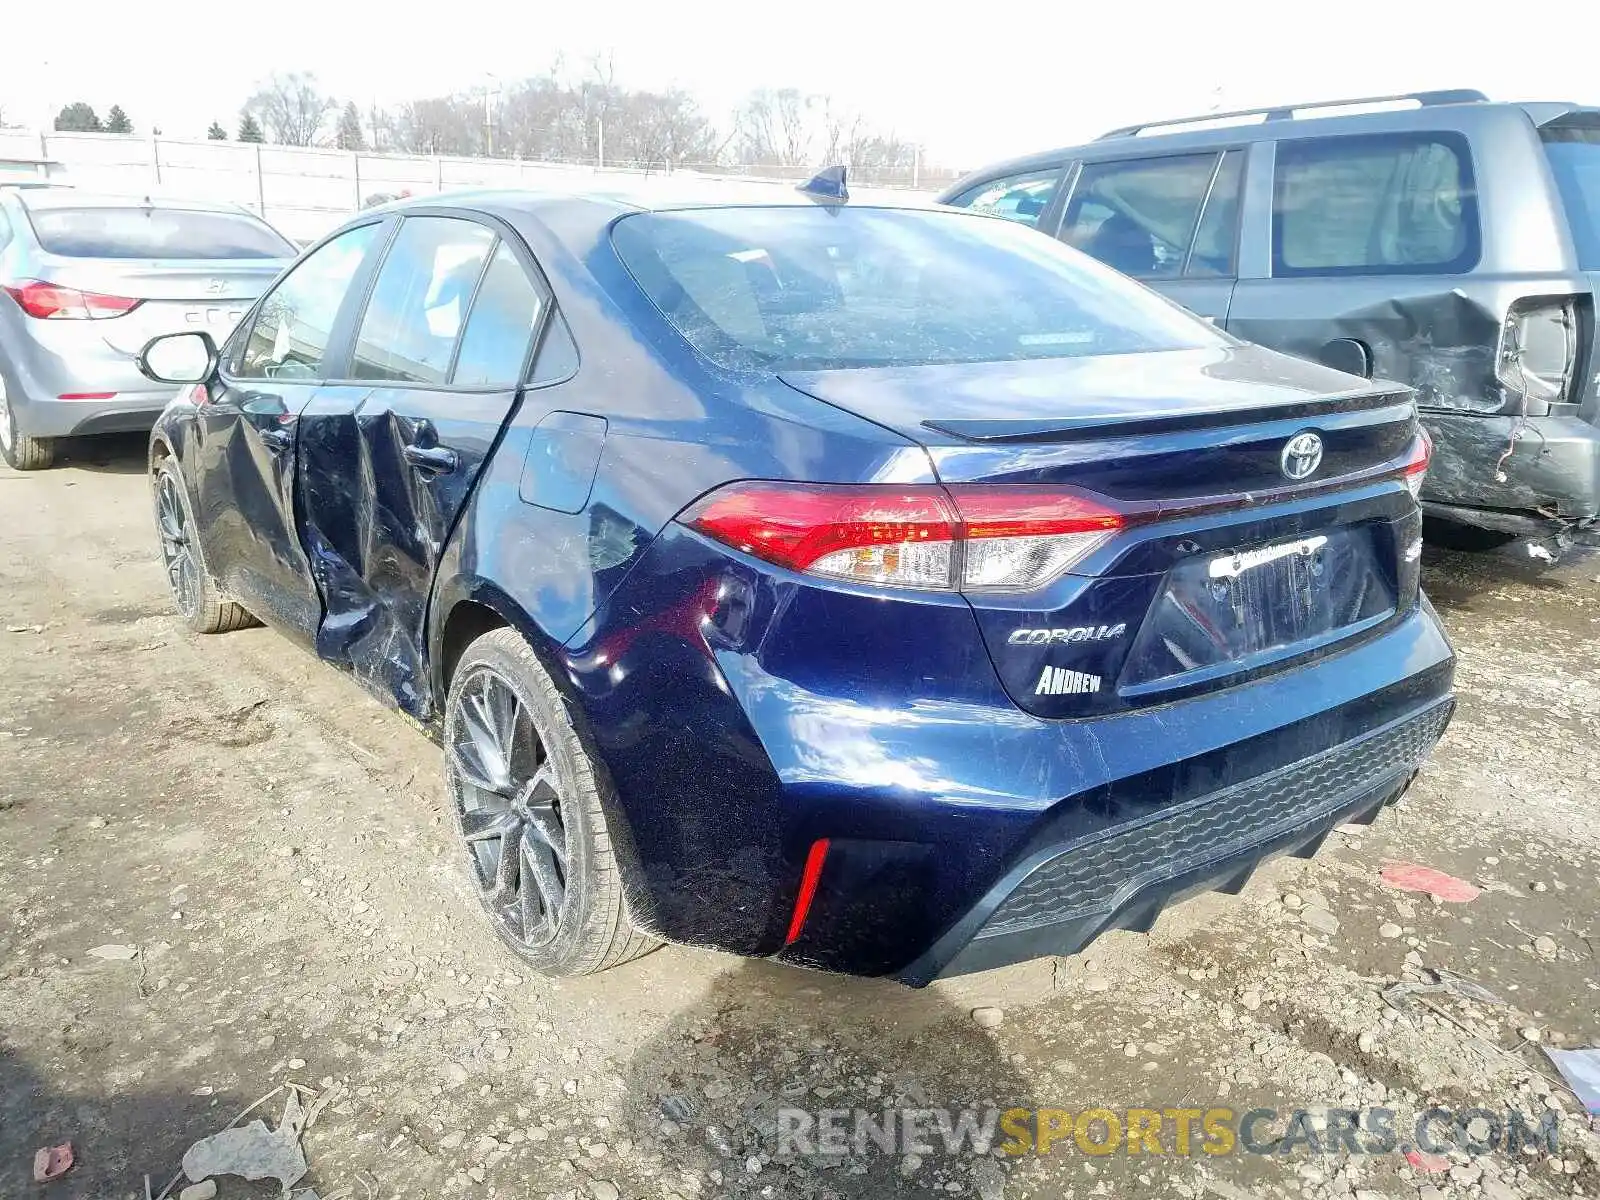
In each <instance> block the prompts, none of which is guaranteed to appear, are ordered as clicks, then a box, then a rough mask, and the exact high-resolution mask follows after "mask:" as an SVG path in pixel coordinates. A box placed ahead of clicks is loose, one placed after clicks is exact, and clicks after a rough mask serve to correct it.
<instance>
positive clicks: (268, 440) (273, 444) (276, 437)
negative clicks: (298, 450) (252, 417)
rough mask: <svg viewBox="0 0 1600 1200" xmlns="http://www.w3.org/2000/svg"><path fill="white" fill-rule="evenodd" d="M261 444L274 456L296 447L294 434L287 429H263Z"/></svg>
mask: <svg viewBox="0 0 1600 1200" xmlns="http://www.w3.org/2000/svg"><path fill="white" fill-rule="evenodd" d="M261 444H262V445H264V446H265V447H266V448H267V449H268V450H271V451H272V452H273V453H274V454H282V453H283V452H284V451H285V450H289V449H291V448H292V447H293V446H294V434H293V433H291V432H290V431H289V430H287V429H263V430H262V431H261Z"/></svg>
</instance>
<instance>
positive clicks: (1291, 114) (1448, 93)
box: [1095, 88, 1489, 142]
mask: <svg viewBox="0 0 1600 1200" xmlns="http://www.w3.org/2000/svg"><path fill="white" fill-rule="evenodd" d="M1488 99H1489V97H1488V96H1485V95H1484V94H1483V93H1482V92H1480V91H1478V90H1477V89H1476V88H1447V89H1443V90H1440V91H1433V92H1400V93H1398V94H1396V95H1392V96H1356V97H1353V98H1351V99H1348V100H1314V101H1312V102H1311V103H1309V104H1274V105H1271V106H1269V107H1266V108H1240V109H1236V110H1234V111H1233V112H1214V113H1200V114H1198V115H1196V116H1192V117H1173V118H1171V119H1169V120H1165V121H1142V122H1140V123H1139V124H1137V125H1124V126H1122V127H1121V128H1120V129H1113V130H1112V131H1111V132H1110V133H1102V134H1101V135H1100V136H1099V137H1097V138H1095V141H1097V142H1103V141H1105V140H1106V139H1107V138H1119V137H1132V136H1133V135H1134V134H1136V133H1142V132H1143V131H1144V130H1146V129H1157V128H1161V127H1163V126H1167V125H1195V124H1199V123H1201V122H1209V121H1226V120H1229V119H1231V118H1233V117H1255V116H1259V117H1261V118H1262V120H1264V121H1292V120H1294V118H1295V114H1296V113H1299V112H1303V111H1304V110H1306V109H1312V108H1347V107H1351V106H1353V105H1357V104H1385V103H1389V102H1392V101H1399V100H1414V101H1416V103H1417V104H1418V105H1419V106H1421V107H1423V108H1429V107H1432V106H1433V105H1435V104H1482V103H1484V102H1486V101H1487V100H1488Z"/></svg>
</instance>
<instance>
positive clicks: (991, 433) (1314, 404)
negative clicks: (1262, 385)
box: [922, 391, 1415, 443]
mask: <svg viewBox="0 0 1600 1200" xmlns="http://www.w3.org/2000/svg"><path fill="white" fill-rule="evenodd" d="M1386 408H1392V409H1393V410H1394V412H1393V413H1386V414H1384V415H1383V416H1382V417H1381V418H1380V420H1381V421H1403V420H1406V419H1407V418H1408V417H1410V416H1411V415H1412V414H1413V412H1414V411H1415V405H1414V403H1413V401H1412V397H1411V393H1410V392H1409V391H1398V392H1394V391H1386V392H1370V393H1366V394H1360V393H1358V394H1356V395H1353V396H1349V395H1346V396H1328V397H1323V398H1320V399H1317V400H1307V401H1304V402H1302V403H1299V404H1268V405H1258V406H1256V407H1254V408H1219V409H1210V410H1207V411H1203V412H1187V413H1182V414H1178V415H1174V416H1152V417H1130V416H1128V415H1127V414H1125V413H1124V414H1109V413H1108V414H1105V415H1099V416H1095V415H1091V416H1085V417H1059V418H1047V419H1042V420H1021V421H1019V420H1005V419H1003V418H1000V419H995V420H975V421H924V422H922V427H923V428H924V429H931V430H933V431H935V432H936V433H944V434H949V435H950V436H952V437H958V438H965V439H966V440H967V441H972V442H998V443H1004V442H1075V441H1080V440H1084V441H1086V440H1091V439H1093V438H1095V437H1098V436H1099V435H1100V434H1101V433H1103V432H1104V431H1106V430H1108V429H1115V430H1116V432H1117V433H1119V434H1131V433H1166V432H1173V431H1179V430H1186V429H1209V428H1214V427H1220V426H1228V425H1249V424H1253V423H1255V422H1258V421H1306V420H1312V419H1314V418H1317V417H1325V416H1331V415H1335V414H1339V413H1348V412H1374V411H1377V410H1379V409H1386Z"/></svg>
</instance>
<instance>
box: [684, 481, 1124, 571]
mask: <svg viewBox="0 0 1600 1200" xmlns="http://www.w3.org/2000/svg"><path fill="white" fill-rule="evenodd" d="M683 520H684V521H685V523H687V524H688V525H690V526H692V527H693V528H695V529H697V530H699V531H700V532H701V533H704V534H706V535H707V536H708V537H713V538H715V539H717V540H718V541H720V542H723V543H725V544H727V545H729V546H733V547H734V548H735V549H738V550H741V551H743V552H744V553H746V554H753V555H755V556H756V557H757V558H762V559H765V560H766V561H768V562H771V563H776V564H778V565H779V566H782V567H787V568H789V569H790V570H793V571H804V572H807V573H809V574H813V575H827V576H831V577H833V578H838V579H851V580H856V581H859V582H862V583H875V584H883V585H886V586H890V587H915V588H938V589H954V588H966V589H984V590H1008V591H1015V590H1019V589H1023V588H1029V587H1037V586H1039V585H1041V584H1044V583H1048V582H1049V581H1050V580H1051V579H1054V578H1055V577H1056V576H1058V575H1060V574H1061V573H1062V572H1063V571H1065V570H1066V569H1067V568H1068V567H1070V566H1071V565H1072V564H1073V563H1075V562H1077V561H1078V560H1079V559H1081V558H1083V556H1084V555H1086V554H1088V553H1089V551H1091V550H1092V549H1094V548H1095V547H1096V546H1098V545H1099V544H1100V543H1101V542H1103V541H1104V540H1105V539H1106V538H1107V537H1109V536H1110V535H1111V534H1112V533H1113V532H1114V531H1116V530H1118V529H1120V528H1122V527H1123V526H1124V525H1125V524H1126V523H1127V518H1126V517H1125V516H1124V515H1123V514H1121V513H1119V512H1117V511H1116V510H1114V509H1112V508H1110V507H1108V506H1107V505H1106V504H1105V503H1104V502H1102V501H1100V500H1097V499H1095V498H1093V497H1090V496H1086V495H1083V494H1082V493H1077V492H1072V491H1068V490H1065V489H1061V488H1050V487H1006V486H995V485H988V484H957V485H954V486H951V487H949V488H943V487H939V486H937V485H931V484H922V485H912V486H905V487H894V486H886V485H866V486H844V485H837V484H794V483H753V482H751V483H734V484H729V485H728V486H727V487H724V488H722V489H720V490H719V491H717V492H714V493H712V494H711V495H710V496H709V497H707V498H706V499H704V500H702V501H701V502H700V503H699V504H698V505H696V506H695V507H694V508H692V509H691V510H690V511H689V512H688V513H686V514H685V516H684V518H683Z"/></svg>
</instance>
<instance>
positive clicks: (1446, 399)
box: [1228, 290, 1515, 413]
mask: <svg viewBox="0 0 1600 1200" xmlns="http://www.w3.org/2000/svg"><path fill="white" fill-rule="evenodd" d="M1500 324H1501V318H1500V316H1499V314H1497V313H1495V312H1493V311H1491V310H1490V309H1489V308H1487V307H1485V306H1484V305H1482V304H1480V303H1478V302H1477V301H1475V300H1472V299H1470V298H1469V297H1468V296H1466V295H1465V294H1463V293H1462V292H1460V291H1456V290H1452V291H1447V292H1430V293H1426V294H1422V295H1413V296H1406V297H1396V298H1393V299H1389V300H1386V301H1384V302H1382V303H1379V304H1374V305H1369V306H1366V307H1363V308H1357V309H1352V310H1351V311H1349V312H1345V313H1340V314H1339V315H1337V316H1332V317H1329V318H1327V319H1326V320H1296V321H1293V322H1290V321H1284V320H1281V319H1278V318H1266V319H1261V320H1254V319H1249V318H1240V319H1235V320H1230V321H1229V323H1228V329H1229V332H1231V333H1235V334H1237V335H1238V336H1240V337H1242V338H1246V339H1248V340H1250V341H1254V342H1260V343H1261V344H1262V345H1265V346H1271V347H1273V348H1274V349H1277V350H1283V351H1285V352H1286V353H1289V354H1296V355H1299V356H1300V357H1302V358H1310V359H1314V360H1317V361H1322V360H1323V351H1324V348H1325V347H1327V346H1328V345H1329V344H1330V343H1333V342H1336V341H1339V340H1341V339H1349V340H1352V341H1357V342H1360V343H1362V344H1363V345H1365V346H1366V347H1367V349H1368V350H1369V352H1370V353H1371V356H1372V373H1373V377H1374V378H1377V379H1393V380H1396V381H1398V382H1400V383H1404V384H1407V385H1409V386H1410V387H1413V388H1415V389H1416V392H1417V404H1418V406H1419V407H1421V408H1424V409H1427V408H1448V409H1457V410H1460V411H1463V412H1478V413H1498V412H1504V411H1506V410H1507V407H1508V405H1510V404H1512V403H1513V402H1514V400H1515V397H1512V396H1509V395H1508V394H1507V392H1506V390H1505V388H1504V387H1503V386H1502V385H1501V384H1500V381H1499V380H1498V379H1496V378H1495V353H1496V347H1497V346H1498V345H1499V339H1500Z"/></svg>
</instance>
